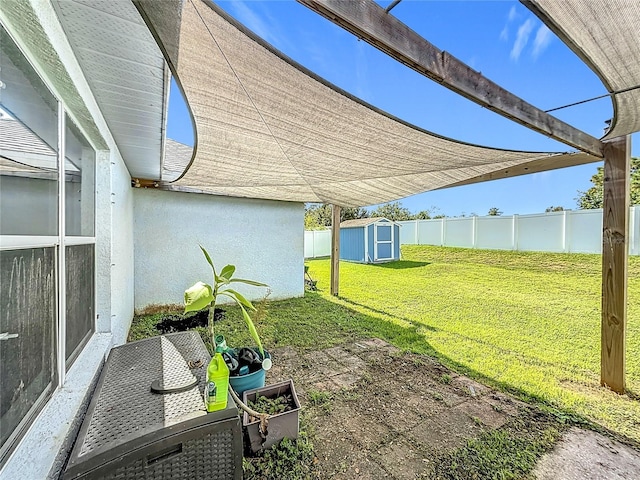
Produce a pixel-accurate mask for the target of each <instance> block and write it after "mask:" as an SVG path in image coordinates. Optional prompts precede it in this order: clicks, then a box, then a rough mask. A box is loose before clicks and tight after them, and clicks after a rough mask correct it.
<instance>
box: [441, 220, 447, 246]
mask: <svg viewBox="0 0 640 480" xmlns="http://www.w3.org/2000/svg"><path fill="white" fill-rule="evenodd" d="M446 220H447V217H442V225H441V227H440V246H441V247H444V241H445V240H446V235H447V234H446V230H447V222H446Z"/></svg>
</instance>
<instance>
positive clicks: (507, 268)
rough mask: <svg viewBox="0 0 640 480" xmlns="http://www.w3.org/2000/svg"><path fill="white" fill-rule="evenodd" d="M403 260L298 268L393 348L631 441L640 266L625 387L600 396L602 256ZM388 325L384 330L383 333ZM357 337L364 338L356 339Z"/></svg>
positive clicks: (634, 279) (639, 346)
mask: <svg viewBox="0 0 640 480" xmlns="http://www.w3.org/2000/svg"><path fill="white" fill-rule="evenodd" d="M402 254H403V259H404V260H403V261H401V262H396V263H392V264H387V265H360V264H353V263H347V262H342V263H341V264H340V298H339V299H333V298H331V297H330V295H329V292H328V290H329V261H328V260H312V261H308V262H307V264H308V265H309V267H310V272H311V275H312V276H313V277H314V278H315V279H317V280H318V281H319V282H318V285H319V286H320V287H321V288H322V290H323V291H322V292H321V293H320V296H321V297H322V298H323V299H326V300H329V301H331V302H336V303H337V304H339V305H342V306H345V307H347V308H349V309H352V310H355V311H356V312H359V313H361V314H364V315H366V316H367V317H370V318H371V319H375V321H373V322H371V326H370V328H368V329H367V327H366V325H362V322H360V321H359V322H357V323H356V324H355V325H353V328H354V329H356V330H360V329H362V330H365V331H366V330H369V332H370V333H372V334H378V335H381V336H384V337H386V338H387V339H388V340H390V341H391V342H393V343H395V344H396V345H398V346H400V347H403V348H407V349H411V350H414V351H421V352H425V353H430V354H435V355H436V356H438V357H439V358H440V359H441V361H442V362H443V363H445V364H446V365H448V366H450V367H453V368H455V369H457V370H459V371H464V372H466V373H468V374H470V375H472V376H476V377H477V378H480V379H483V380H484V381H487V382H489V383H491V384H494V385H497V386H500V387H501V388H503V389H506V390H511V391H516V392H519V393H521V394H524V395H526V396H529V397H533V398H535V399H538V400H540V401H542V402H544V403H548V404H550V405H553V406H555V407H558V408H560V409H561V410H564V411H566V412H567V413H570V414H577V415H578V416H580V417H584V418H586V419H589V420H592V421H594V422H596V423H598V424H600V425H602V426H604V427H606V428H608V429H611V430H613V431H616V432H618V433H621V434H623V435H626V436H628V437H630V438H633V439H635V440H638V441H640V402H638V399H637V397H636V395H635V393H634V392H638V393H640V364H639V362H640V327H639V326H638V322H637V321H636V319H640V315H639V314H640V311H639V310H640V302H638V298H639V294H640V281H639V279H640V275H638V274H639V273H640V259H638V258H631V259H630V266H629V310H628V312H629V314H628V319H629V321H628V327H627V387H628V389H629V390H630V394H629V395H624V396H619V395H616V394H614V393H611V392H609V391H607V390H606V389H603V388H601V387H600V383H599V382H600V380H599V378H600V377H599V371H600V298H601V296H600V282H601V278H600V269H601V266H600V256H598V255H575V254H571V255H566V254H547V253H531V252H499V251H486V250H485V251H483V250H466V249H454V248H438V247H426V246H405V247H403V249H402ZM392 325H393V326H394V327H393V328H391V326H392ZM363 333H364V332H363Z"/></svg>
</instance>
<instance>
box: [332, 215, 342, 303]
mask: <svg viewBox="0 0 640 480" xmlns="http://www.w3.org/2000/svg"><path fill="white" fill-rule="evenodd" d="M339 289H340V207H339V206H338V205H332V210H331V295H333V296H336V297H337V296H338V291H339Z"/></svg>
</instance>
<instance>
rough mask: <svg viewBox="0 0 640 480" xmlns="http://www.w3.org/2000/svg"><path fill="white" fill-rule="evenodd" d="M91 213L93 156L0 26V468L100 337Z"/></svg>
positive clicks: (93, 193) (93, 186) (93, 206)
mask: <svg viewBox="0 0 640 480" xmlns="http://www.w3.org/2000/svg"><path fill="white" fill-rule="evenodd" d="M61 146H64V148H62V147H61ZM94 211H95V151H94V150H93V149H92V148H91V146H90V145H89V143H88V142H87V141H86V139H85V137H84V136H83V135H82V133H81V132H80V130H79V129H78V128H77V127H76V126H75V125H74V124H73V122H72V121H71V119H70V118H69V117H68V115H67V114H66V113H65V112H64V110H63V109H62V107H61V106H60V104H59V102H58V100H57V99H56V97H55V96H54V95H53V94H52V93H51V92H50V90H49V89H48V88H47V86H46V85H45V84H44V82H43V81H42V79H41V78H40V76H39V75H38V74H37V73H36V71H35V70H34V68H33V67H32V66H31V64H30V63H29V61H28V60H27V58H26V57H25V56H24V54H23V53H22V52H21V50H20V48H19V47H18V45H17V44H16V43H15V42H14V41H13V39H12V38H11V36H10V35H9V34H8V33H7V31H6V30H5V29H4V27H3V26H2V25H0V467H1V466H2V464H3V463H4V462H5V461H6V459H7V457H8V454H9V453H10V452H11V450H12V449H13V448H14V447H15V446H16V444H17V442H18V441H19V439H20V438H21V437H22V436H23V435H24V433H25V432H26V430H27V429H28V427H29V425H31V423H32V422H33V420H34V419H35V417H36V415H37V414H38V413H39V412H40V411H41V410H42V408H43V407H44V405H45V404H46V402H47V401H48V400H49V398H50V397H51V395H52V393H53V392H54V390H55V389H56V388H57V387H59V386H60V384H61V379H63V378H64V375H65V372H66V369H67V368H68V367H69V366H70V365H71V363H72V362H73V360H74V359H75V358H76V356H77V355H78V353H79V352H80V351H81V349H82V347H83V346H84V344H85V343H86V341H87V340H88V339H89V338H90V336H91V334H92V333H93V331H94V330H95V328H94V324H95V299H94V297H95V281H94V277H95V213H94Z"/></svg>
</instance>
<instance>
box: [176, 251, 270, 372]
mask: <svg viewBox="0 0 640 480" xmlns="http://www.w3.org/2000/svg"><path fill="white" fill-rule="evenodd" d="M199 247H200V249H201V250H202V253H203V254H204V256H205V258H206V259H207V262H208V263H209V265H211V270H212V271H213V284H212V285H209V284H207V283H204V282H197V283H196V284H195V285H193V286H192V287H191V288H188V289H187V290H185V292H184V313H187V312H196V311H199V310H203V309H205V308H208V309H209V315H208V321H207V324H208V328H209V335H210V336H211V344H212V345H213V348H214V350H215V348H216V340H215V335H214V331H213V313H214V310H215V308H216V301H217V299H218V296H219V295H224V296H225V297H229V298H231V299H232V300H233V301H234V302H235V303H237V304H238V306H239V307H240V310H241V311H242V317H243V318H244V321H245V323H246V324H247V327H248V328H249V333H250V334H251V338H253V340H254V341H255V342H256V345H257V346H258V349H259V350H260V355H262V358H263V359H264V358H265V356H264V350H263V348H262V342H261V341H260V337H259V336H258V331H257V330H256V326H255V325H254V324H253V321H252V320H251V316H250V315H249V312H248V311H247V310H249V311H251V312H255V311H256V308H255V307H254V306H253V304H252V303H251V302H250V301H249V300H247V299H246V298H245V297H244V296H243V295H242V294H241V293H240V292H238V291H236V290H234V289H233V288H231V286H232V284H233V283H244V284H246V285H254V286H256V287H267V286H268V285H266V284H264V283H260V282H256V281H254V280H246V279H243V278H233V274H234V273H235V271H236V267H235V266H234V265H227V266H225V267H224V268H223V269H222V270H220V275H218V273H217V272H216V267H214V265H213V261H212V260H211V256H210V255H209V252H207V250H206V249H205V248H204V247H203V246H202V245H199Z"/></svg>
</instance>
